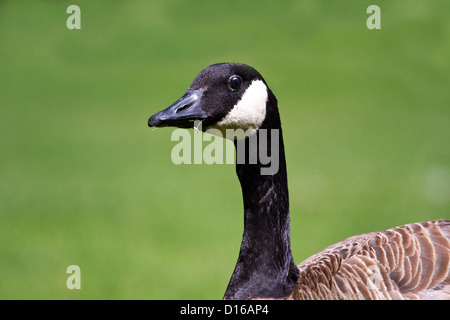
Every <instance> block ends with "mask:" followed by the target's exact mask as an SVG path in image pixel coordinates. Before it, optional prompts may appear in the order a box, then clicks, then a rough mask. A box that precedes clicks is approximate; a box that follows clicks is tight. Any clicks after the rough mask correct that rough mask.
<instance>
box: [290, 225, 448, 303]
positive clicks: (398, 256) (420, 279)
mask: <svg viewBox="0 0 450 320" xmlns="http://www.w3.org/2000/svg"><path fill="white" fill-rule="evenodd" d="M449 265H450V220H436V221H429V222H422V223H412V224H407V225H403V226H399V227H396V228H392V229H389V230H386V231H383V232H374V233H369V234H362V235H359V236H354V237H351V238H348V239H346V240H344V241H341V242H338V243H337V244H334V245H332V246H330V247H328V248H326V249H325V250H323V251H321V252H319V253H317V254H315V255H313V256H311V257H310V258H308V259H306V260H305V261H303V262H302V263H301V264H299V265H298V268H299V270H300V277H299V279H298V281H297V284H296V286H295V288H294V291H293V292H292V294H291V296H290V297H289V298H290V299H372V300H373V299H450V274H449Z"/></svg>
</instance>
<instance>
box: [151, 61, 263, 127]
mask: <svg viewBox="0 0 450 320" xmlns="http://www.w3.org/2000/svg"><path fill="white" fill-rule="evenodd" d="M269 93H270V90H269V89H268V87H267V85H266V82H265V81H264V79H263V77H262V76H261V74H259V72H258V71H256V70H255V69H254V68H252V67H250V66H247V65H245V64H238V63H220V64H214V65H211V66H209V67H207V68H205V69H203V70H202V71H201V72H200V73H199V74H198V75H197V76H196V77H195V79H194V81H193V82H192V84H191V85H190V86H189V88H188V90H187V92H186V93H185V94H184V95H183V96H182V97H181V98H180V99H179V100H177V101H176V102H175V103H174V104H172V105H171V106H170V107H168V108H167V109H165V110H163V111H160V112H158V113H156V114H154V115H153V116H151V117H150V119H149V120H148V125H149V126H150V127H164V126H172V127H179V128H192V127H193V126H194V122H195V121H196V120H200V121H202V129H203V130H206V129H208V128H217V129H219V130H223V129H228V128H230V129H239V128H240V129H243V130H248V129H250V130H257V129H258V128H259V127H260V126H261V124H262V122H263V121H264V119H265V117H266V107H267V106H266V104H267V101H268V97H269ZM270 94H271V93H270Z"/></svg>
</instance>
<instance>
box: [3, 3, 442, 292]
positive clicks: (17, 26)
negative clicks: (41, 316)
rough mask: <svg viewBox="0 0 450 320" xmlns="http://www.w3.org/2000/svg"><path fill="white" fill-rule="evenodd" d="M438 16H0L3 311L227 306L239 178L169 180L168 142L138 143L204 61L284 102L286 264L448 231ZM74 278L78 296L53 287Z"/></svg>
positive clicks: (202, 10)
mask: <svg viewBox="0 0 450 320" xmlns="http://www.w3.org/2000/svg"><path fill="white" fill-rule="evenodd" d="M70 4H77V5H79V6H80V8H81V30H68V29H67V27H66V19H67V18H68V17H69V14H67V13H66V8H67V7H68V6H69V5H70ZM370 4H377V5H379V6H380V8H381V27H382V29H381V30H368V29H367V27H366V19H367V18H368V17H369V15H368V14H367V13H366V9H367V7H368V6H369V5H370ZM449 13H450V2H449V1H448V0H440V1H437V0H414V1H407V2H406V1H361V0H352V1H348V0H344V1H324V0H308V1H283V2H280V1H236V0H234V1H233V0H231V1H230V0H228V1H187V0H183V1H182V0H177V1H144V0H139V1H138V0H134V1H130V0H127V1H106V0H103V1H100V0H97V1H81V0H80V1H1V2H0V106H1V117H0V132H1V149H0V150H1V158H0V159H1V161H0V298H2V299H221V298H222V296H223V293H224V292H225V288H226V286H227V284H228V280H229V278H230V276H231V273H232V272H233V268H234V265H235V262H236V259H237V256H238V251H239V245H240V241H241V235H242V227H243V216H242V199H241V191H240V186H239V183H238V180H237V178H236V176H235V169H234V165H214V166H211V165H180V166H176V165H174V164H172V162H171V158H170V153H171V149H172V147H173V146H174V145H175V144H176V142H172V141H170V136H171V132H172V129H158V130H152V129H150V128H148V127H147V119H148V117H149V116H150V115H151V114H153V113H155V112H156V111H159V110H160V109H163V108H165V107H167V106H168V105H169V104H171V103H172V102H173V101H175V100H176V99H178V98H179V97H180V96H181V95H182V94H183V93H184V92H185V90H186V89H187V87H188V85H189V84H190V82H191V81H192V80H193V78H194V77H195V75H196V74H197V73H198V72H199V71H200V70H202V69H203V68H204V67H206V66H207V65H209V64H212V63H217V62H242V63H246V64H249V65H251V66H254V67H255V68H256V69H258V70H259V71H260V72H261V73H262V74H263V76H264V77H265V79H266V80H267V82H268V84H269V86H270V87H271V89H272V90H273V91H274V93H275V94H276V96H277V98H278V101H279V106H280V111H281V116H282V121H283V129H284V134H285V146H286V153H287V165H288V177H289V188H290V197H291V218H292V248H293V254H294V258H295V260H296V262H297V263H300V262H301V261H302V260H303V259H305V258H306V257H308V256H310V255H311V254H313V253H315V252H317V251H319V250H321V249H323V248H324V247H326V246H328V245H330V244H332V243H334V242H337V241H339V240H342V239H344V238H346V237H349V236H352V235H355V234H360V233H364V232H370V231H377V230H383V229H387V228H390V227H393V226H396V225H401V224H404V223H408V222H417V221H423V220H429V219H438V218H450V211H449V209H450V152H449V133H450V90H449V87H450V14H449ZM72 264H76V265H79V266H80V268H81V290H69V289H67V287H66V279H67V277H68V276H69V275H68V274H66V268H67V267H68V266H69V265H72Z"/></svg>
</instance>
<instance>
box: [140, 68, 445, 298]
mask: <svg viewBox="0 0 450 320" xmlns="http://www.w3.org/2000/svg"><path fill="white" fill-rule="evenodd" d="M196 121H201V124H202V130H204V131H206V130H210V129H214V130H216V131H214V132H216V133H217V132H219V133H222V134H223V136H224V137H228V135H226V133H229V132H230V131H233V130H234V131H233V132H236V131H237V130H240V131H239V133H238V134H234V135H232V136H231V138H230V139H232V140H233V141H234V143H235V145H236V157H237V159H238V160H240V161H237V162H236V173H237V176H238V178H239V182H240V184H241V188H242V195H243V202H244V232H243V237H242V242H241V248H240V252H239V257H238V261H237V263H236V267H235V269H234V272H233V275H232V276H231V279H230V282H229V284H228V287H227V290H226V292H225V295H224V299H301V300H303V299H450V275H449V264H450V220H436V221H429V222H422V223H412V224H407V225H403V226H399V227H395V228H392V229H389V230H386V231H382V232H374V233H369V234H362V235H358V236H354V237H351V238H348V239H346V240H344V241H341V242H339V243H336V244H334V245H332V246H330V247H328V248H326V249H325V250H323V251H321V252H319V253H317V254H315V255H313V256H311V257H310V258H308V259H306V260H305V261H303V262H302V263H300V264H299V265H296V263H295V262H294V259H293V257H292V252H291V243H290V212H289V194H288V188H287V173H286V161H285V154H284V146H283V137H282V130H281V121H280V116H279V112H278V106H277V100H276V98H275V96H274V94H273V93H272V91H271V90H270V89H269V87H268V86H267V83H266V82H265V80H264V79H263V77H262V76H261V74H259V72H258V71H256V70H255V69H253V68H252V67H250V66H247V65H244V64H237V63H222V64H215V65H211V66H209V67H207V68H205V69H204V70H202V71H201V72H200V73H199V74H198V75H197V77H196V78H195V79H194V81H193V82H192V84H191V85H190V86H189V88H188V90H187V92H186V93H185V94H184V95H183V96H182V97H181V98H180V99H179V100H177V101H176V102H175V103H174V104H172V105H171V106H170V107H168V108H167V109H165V110H162V111H160V112H158V113H156V114H154V115H153V116H151V117H150V119H149V121H148V125H149V126H151V127H164V126H173V127H180V128H192V127H194V125H195V123H196ZM255 141H259V142H263V144H261V143H259V144H258V143H254V142H255ZM241 146H244V147H245V148H242V149H241ZM262 149H264V150H265V151H267V150H269V151H270V152H269V153H270V154H271V156H273V155H276V158H272V160H276V165H275V166H274V165H273V163H270V164H268V162H267V157H265V156H264V155H265V154H264V152H261V151H262ZM269 153H266V156H267V154H269Z"/></svg>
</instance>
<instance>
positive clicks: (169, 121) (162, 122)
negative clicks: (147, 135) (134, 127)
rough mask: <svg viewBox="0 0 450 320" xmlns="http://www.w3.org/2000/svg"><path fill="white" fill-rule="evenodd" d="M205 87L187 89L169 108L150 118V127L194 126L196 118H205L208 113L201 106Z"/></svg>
mask: <svg viewBox="0 0 450 320" xmlns="http://www.w3.org/2000/svg"><path fill="white" fill-rule="evenodd" d="M203 91H204V90H203V89H198V90H194V91H187V92H186V93H185V94H184V95H183V96H182V97H181V98H180V99H178V100H177V101H176V102H175V103H174V104H172V105H171V106H170V107H168V108H167V109H164V110H162V111H160V112H158V113H155V114H154V115H152V116H151V117H150V119H148V126H149V127H178V128H193V127H194V121H195V120H204V119H206V118H207V117H208V114H207V113H206V112H205V111H203V110H202V109H201V108H200V101H201V99H202V96H203Z"/></svg>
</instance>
